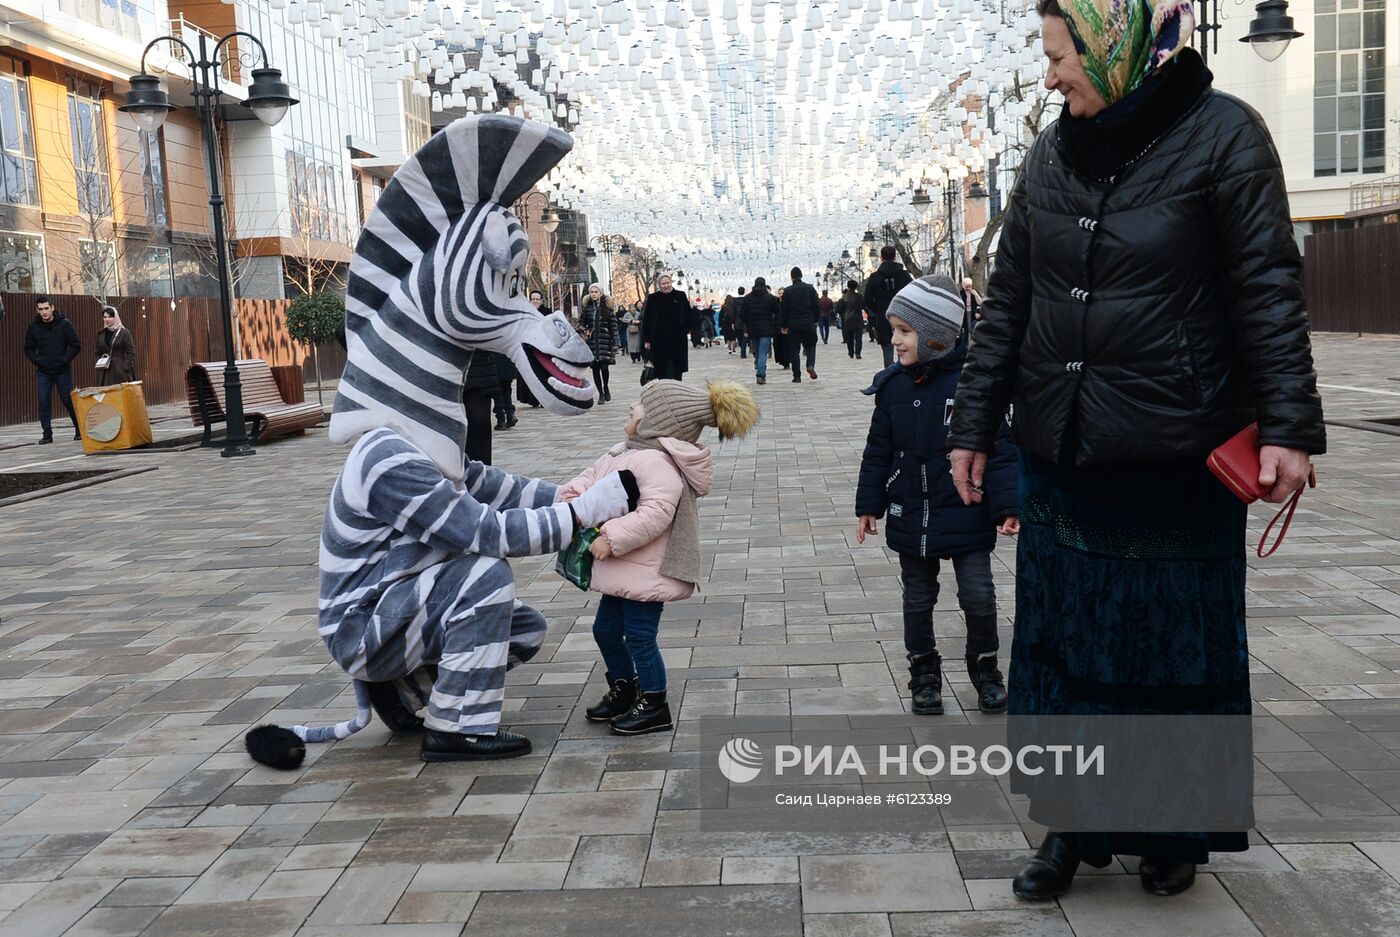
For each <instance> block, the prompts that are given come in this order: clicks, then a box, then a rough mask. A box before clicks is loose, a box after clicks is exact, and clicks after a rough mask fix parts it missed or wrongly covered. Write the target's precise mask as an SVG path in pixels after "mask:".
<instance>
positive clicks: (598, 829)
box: [515, 791, 659, 836]
mask: <svg viewBox="0 0 1400 937" xmlns="http://www.w3.org/2000/svg"><path fill="white" fill-rule="evenodd" d="M658 794H659V792H658V791H599V792H596V793H585V794H535V795H533V796H532V797H531V798H530V801H529V803H528V804H527V805H526V807H525V812H524V813H522V814H521V815H520V823H519V824H518V825H517V826H516V828H515V832H516V835H518V836H542V835H551V834H563V835H573V836H584V835H590V834H623V833H650V832H651V829H652V825H653V823H654V821H655V817H656V804H657V797H658Z"/></svg>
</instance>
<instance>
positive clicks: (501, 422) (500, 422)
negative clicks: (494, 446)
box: [496, 416, 506, 433]
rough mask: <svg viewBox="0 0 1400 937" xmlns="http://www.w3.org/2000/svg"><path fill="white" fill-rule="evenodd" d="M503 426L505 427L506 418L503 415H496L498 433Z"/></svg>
mask: <svg viewBox="0 0 1400 937" xmlns="http://www.w3.org/2000/svg"><path fill="white" fill-rule="evenodd" d="M505 428H506V418H505V417H504V416H498V417H496V432H498V433H499V432H502V431H504V430H505Z"/></svg>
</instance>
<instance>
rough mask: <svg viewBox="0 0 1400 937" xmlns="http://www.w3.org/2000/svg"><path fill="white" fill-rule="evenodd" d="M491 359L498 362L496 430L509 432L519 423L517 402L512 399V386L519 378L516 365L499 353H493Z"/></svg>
mask: <svg viewBox="0 0 1400 937" xmlns="http://www.w3.org/2000/svg"><path fill="white" fill-rule="evenodd" d="M491 358H492V360H493V361H495V362H496V381H497V384H496V393H495V395H494V397H493V398H492V409H494V410H495V413H496V429H497V430H507V429H510V428H511V427H512V426H514V425H515V424H517V423H519V422H520V420H518V419H517V418H516V416H515V401H514V400H512V399H511V395H512V393H513V390H512V388H511V385H512V384H513V383H514V382H515V379H516V378H517V377H519V375H517V374H516V373H515V365H514V364H511V361H510V359H509V358H507V357H506V356H505V355H503V354H501V353H500V352H498V351H493V352H492V353H491Z"/></svg>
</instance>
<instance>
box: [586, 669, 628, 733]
mask: <svg viewBox="0 0 1400 937" xmlns="http://www.w3.org/2000/svg"><path fill="white" fill-rule="evenodd" d="M636 703H637V678H636V677H633V678H632V679H630V680H628V679H625V678H624V679H622V680H615V679H613V675H612V674H608V692H607V695H605V696H604V697H603V698H602V699H601V700H599V701H598V705H597V706H590V707H589V708H588V709H587V710H586V711H585V712H584V714H583V715H584V717H585V718H587V719H588V721H589V722H610V721H612V720H613V719H616V718H617V717H618V716H621V715H622V714H624V713H625V712H627V710H629V709H631V708H632V707H633V706H635V705H636Z"/></svg>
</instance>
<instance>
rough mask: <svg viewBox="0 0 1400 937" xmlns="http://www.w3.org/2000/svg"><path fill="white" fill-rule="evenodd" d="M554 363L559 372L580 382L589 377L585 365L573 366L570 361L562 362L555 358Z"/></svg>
mask: <svg viewBox="0 0 1400 937" xmlns="http://www.w3.org/2000/svg"><path fill="white" fill-rule="evenodd" d="M554 363H555V364H557V365H558V366H559V370H561V371H563V372H564V373H565V374H567V375H569V376H570V377H576V378H578V379H579V380H581V381H582V380H587V379H588V378H589V377H590V376H591V374H590V372H589V370H588V368H587V366H585V365H581V364H574V363H573V362H571V361H563V360H560V359H559V358H555V359H554Z"/></svg>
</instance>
